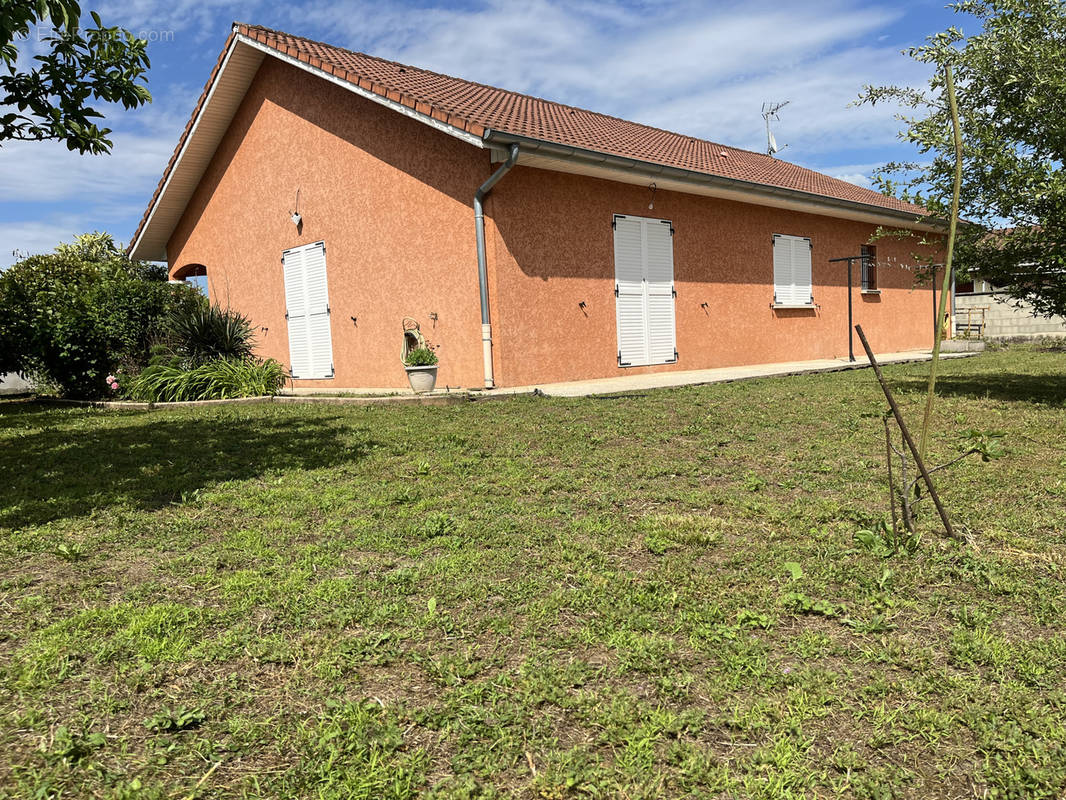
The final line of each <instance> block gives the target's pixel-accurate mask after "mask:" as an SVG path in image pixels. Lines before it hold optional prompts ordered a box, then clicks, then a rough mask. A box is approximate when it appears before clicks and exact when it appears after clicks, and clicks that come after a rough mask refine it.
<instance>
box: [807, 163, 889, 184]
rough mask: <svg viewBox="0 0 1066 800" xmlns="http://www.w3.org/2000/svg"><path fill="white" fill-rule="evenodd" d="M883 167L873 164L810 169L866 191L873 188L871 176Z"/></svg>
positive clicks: (879, 164)
mask: <svg viewBox="0 0 1066 800" xmlns="http://www.w3.org/2000/svg"><path fill="white" fill-rule="evenodd" d="M882 166H884V165H883V164H882V163H875V164H842V165H840V166H834V167H823V168H822V169H818V167H812V168H813V169H818V171H819V172H824V173H825V174H826V175H831V176H832V177H834V178H839V179H840V180H842V181H847V182H848V183H854V184H855V185H856V186H862V187H864V188H866V189H872V188H874V185H873V183H874V182H873V177H872V176H873V174H874V172H875V171H877V169H878V168H879V167H882Z"/></svg>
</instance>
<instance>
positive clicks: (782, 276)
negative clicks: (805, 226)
mask: <svg viewBox="0 0 1066 800" xmlns="http://www.w3.org/2000/svg"><path fill="white" fill-rule="evenodd" d="M774 305H775V306H777V307H779V308H789V307H792V308H795V307H798V306H813V305H814V298H813V297H812V295H811V240H810V239H808V238H806V237H803V236H785V235H783V234H780V233H775V234H774Z"/></svg>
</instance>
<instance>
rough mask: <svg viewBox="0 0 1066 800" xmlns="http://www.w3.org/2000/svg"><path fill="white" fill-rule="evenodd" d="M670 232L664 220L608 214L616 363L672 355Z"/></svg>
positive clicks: (664, 360)
mask: <svg viewBox="0 0 1066 800" xmlns="http://www.w3.org/2000/svg"><path fill="white" fill-rule="evenodd" d="M673 232H674V231H673V226H672V225H671V224H670V222H669V220H660V219H647V218H644V217H631V216H625V215H622V214H616V215H615V217H614V271H615V283H614V294H615V313H616V318H617V325H618V365H619V366H622V367H635V366H644V365H648V364H670V363H673V362H675V361H677V349H676V347H677V345H676V339H675V326H674V295H675V292H674V241H673Z"/></svg>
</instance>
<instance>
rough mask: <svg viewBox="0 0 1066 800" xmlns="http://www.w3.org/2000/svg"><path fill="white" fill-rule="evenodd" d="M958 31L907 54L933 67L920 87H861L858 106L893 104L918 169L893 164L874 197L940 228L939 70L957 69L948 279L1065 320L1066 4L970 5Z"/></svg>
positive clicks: (948, 156)
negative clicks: (952, 263) (921, 209)
mask: <svg viewBox="0 0 1066 800" xmlns="http://www.w3.org/2000/svg"><path fill="white" fill-rule="evenodd" d="M951 8H952V9H953V10H954V11H955V13H956V14H958V15H959V17H960V22H959V25H960V26H963V27H967V28H971V29H972V31H971V32H969V33H967V32H965V31H964V30H963V27H956V26H952V27H950V28H949V29H948V30H946V31H943V32H941V33H937V34H935V35H932V36H930V37H928V38H927V39H926V42H925V43H924V44H922V45H920V46H917V47H913V48H911V49H909V50H907V51H905V52H906V54H908V55H909V56H911V57H912V58H914V59H916V60H917V61H919V62H922V63H924V64H928V65H930V66H931V67H932V72H931V77H930V79H929V83H928V87H926V88H925V89H915V88H912V87H900V86H879V87H874V86H868V87H866V89H865V91H864V93H863V95H862V97H861V98H860V101H861V102H866V103H870V104H874V103H879V102H896V103H900V104H901V105H903V106H904V108H905V109H906V111H905V112H904V113H903V114H901V115H900V119H901V120H902V121H903V123H904V125H905V130H904V131H903V132H902V133H901V134H900V138H901V139H903V140H904V141H907V142H910V143H912V144H913V145H915V146H916V148H917V149H918V152H919V154H920V162H919V163H892V164H888V165H886V167H885V168H884V169H883V170H882V171H881V173H880V174H879V175H878V181H879V183H880V185H881V188H882V190H883V191H885V192H886V193H889V194H899V195H903V196H904V197H906V198H907V199H910V200H912V201H914V202H917V203H919V204H920V205H924V206H925V207H927V208H929V210H930V212H931V213H932V214H934V215H936V216H940V217H947V215H948V204H949V202H950V198H951V190H952V181H953V172H954V166H955V164H954V148H953V144H952V127H951V120H950V115H949V109H948V104H947V101H946V98H945V97H944V92H943V89H944V67H945V66H947V65H950V66H951V67H952V69H953V70H954V74H955V81H956V90H957V96H958V106H959V115H960V119H961V128H962V136H963V179H962V193H961V201H960V204H961V216H962V217H963V219H965V220H967V221H968V222H970V223H973V224H969V225H963V226H961V227H960V229H959V232H958V241H957V243H956V248H957V255H956V259H957V261H956V263H957V272H958V273H959V274H963V275H965V274H967V273H969V274H970V275H976V276H979V277H982V278H984V279H986V280H988V281H990V282H991V283H992V284H994V285H996V286H1001V287H1003V288H1005V289H1006V290H1007V291H1009V292H1010V294H1012V295H1014V296H1015V297H1018V298H1022V299H1025V300H1028V301H1030V302H1031V303H1032V304H1033V305H1034V306H1035V307H1036V309H1037V310H1038V311H1039V312H1040V313H1043V314H1048V315H1050V314H1056V313H1057V314H1061V313H1066V174H1064V173H1063V164H1064V163H1066V3H1064V2H1062V0H967V2H959V3H955V4H953V5H952V6H951Z"/></svg>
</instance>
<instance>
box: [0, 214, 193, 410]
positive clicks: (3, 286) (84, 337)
mask: <svg viewBox="0 0 1066 800" xmlns="http://www.w3.org/2000/svg"><path fill="white" fill-rule="evenodd" d="M204 303H206V300H205V299H204V297H203V296H202V295H201V294H200V293H199V292H198V291H196V290H195V289H193V288H191V287H185V286H174V285H171V284H169V283H168V282H167V276H166V271H165V270H164V269H163V268H162V267H160V266H158V265H155V264H149V263H146V262H140V261H131V260H129V259H128V258H127V257H126V256H125V254H123V253H122V252H121V251H120V250H119V248H118V247H117V246H116V245H115V243H114V241H113V240H112V239H111V237H110V235H108V234H87V235H85V236H82V237H78V239H77V240H76V241H75V243H74V244H73V245H61V246H60V247H59V248H57V249H56V252H54V253H51V254H47V255H34V256H29V257H27V258H23V259H22V260H21V261H19V262H18V263H16V264H15V265H13V266H12V267H10V268H9V269H7V270H5V271H4V272H0V373H3V372H21V373H26V374H29V375H31V376H35V377H37V378H38V379H41V380H43V381H46V382H48V383H51V384H54V385H55V386H57V387H58V388H59V390H60V391H61V393H62V394H63V395H64V396H67V397H75V398H93V397H98V396H101V395H104V394H107V393H108V392H109V386H108V382H107V381H106V380H105V378H106V377H107V376H108V375H109V374H113V373H115V372H116V371H117V370H118V369H119V368H120V367H125V368H127V369H131V368H132V369H136V368H138V367H140V366H142V365H143V364H145V363H147V361H148V359H149V355H150V350H151V347H152V344H153V343H154V342H155V341H156V340H157V339H158V338H159V337H160V336H161V335H162V334H163V332H164V327H165V321H166V320H167V319H169V318H170V317H171V316H172V315H174V314H176V313H178V312H179V311H183V310H184V311H189V310H191V309H194V308H197V307H199V306H200V305H202V304H204Z"/></svg>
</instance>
